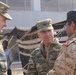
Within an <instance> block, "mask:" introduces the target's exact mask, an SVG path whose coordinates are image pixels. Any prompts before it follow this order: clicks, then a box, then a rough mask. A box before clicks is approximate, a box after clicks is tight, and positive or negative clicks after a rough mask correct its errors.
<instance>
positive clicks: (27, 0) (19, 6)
mask: <svg viewBox="0 0 76 75" xmlns="http://www.w3.org/2000/svg"><path fill="white" fill-rule="evenodd" d="M31 3H32V1H31V0H7V4H8V5H9V6H10V9H11V10H31Z"/></svg>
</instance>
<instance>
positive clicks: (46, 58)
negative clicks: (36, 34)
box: [28, 40, 61, 75]
mask: <svg viewBox="0 0 76 75" xmlns="http://www.w3.org/2000/svg"><path fill="white" fill-rule="evenodd" d="M60 47H61V44H60V43H59V42H58V41H57V40H55V42H53V43H51V44H50V45H49V47H48V48H47V49H46V48H45V47H44V45H43V43H41V45H40V48H37V49H36V50H34V51H33V52H32V54H31V58H30V60H29V66H28V75H46V74H47V72H48V71H49V70H50V69H52V68H53V65H54V61H55V60H56V58H57V55H58V53H59V49H60Z"/></svg>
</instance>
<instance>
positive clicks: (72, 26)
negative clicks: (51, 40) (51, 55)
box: [47, 10, 76, 75]
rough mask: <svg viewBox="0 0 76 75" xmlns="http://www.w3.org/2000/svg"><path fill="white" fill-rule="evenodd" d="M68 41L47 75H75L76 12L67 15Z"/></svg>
mask: <svg viewBox="0 0 76 75" xmlns="http://www.w3.org/2000/svg"><path fill="white" fill-rule="evenodd" d="M66 21H67V22H66V32H67V35H68V40H67V42H66V43H65V44H63V46H62V48H61V51H60V53H59V55H58V58H57V60H56V62H55V64H54V68H53V70H50V71H49V72H48V74H47V75H76V10H72V11H69V12H68V13H67V20H66Z"/></svg>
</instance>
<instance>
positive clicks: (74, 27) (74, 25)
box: [71, 21, 76, 30]
mask: <svg viewBox="0 0 76 75" xmlns="http://www.w3.org/2000/svg"><path fill="white" fill-rule="evenodd" d="M71 28H72V30H75V29H76V24H75V23H74V22H73V21H72V23H71Z"/></svg>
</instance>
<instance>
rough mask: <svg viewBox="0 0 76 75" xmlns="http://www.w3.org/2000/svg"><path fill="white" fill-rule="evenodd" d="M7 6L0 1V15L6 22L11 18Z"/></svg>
mask: <svg viewBox="0 0 76 75" xmlns="http://www.w3.org/2000/svg"><path fill="white" fill-rule="evenodd" d="M8 9H9V6H8V5H7V4H5V3H3V2H1V1H0V15H2V16H3V17H5V18H6V19H7V20H11V19H12V18H11V16H10V15H9V14H8Z"/></svg>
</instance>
